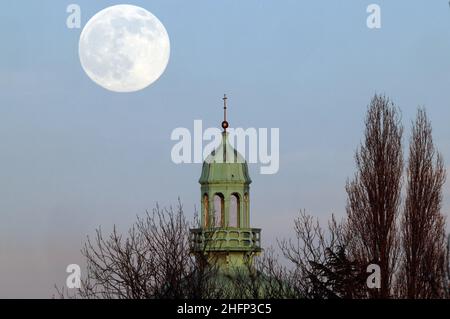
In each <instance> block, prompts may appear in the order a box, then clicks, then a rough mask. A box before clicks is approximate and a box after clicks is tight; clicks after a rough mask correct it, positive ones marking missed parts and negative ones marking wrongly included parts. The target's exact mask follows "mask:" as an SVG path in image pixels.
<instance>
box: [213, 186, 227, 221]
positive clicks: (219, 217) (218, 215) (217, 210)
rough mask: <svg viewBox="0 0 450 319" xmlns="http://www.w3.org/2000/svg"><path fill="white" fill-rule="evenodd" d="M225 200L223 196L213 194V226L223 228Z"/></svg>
mask: <svg viewBox="0 0 450 319" xmlns="http://www.w3.org/2000/svg"><path fill="white" fill-rule="evenodd" d="M224 206H225V199H224V197H223V194H221V193H216V194H214V226H215V227H223V226H224V225H223V223H224Z"/></svg>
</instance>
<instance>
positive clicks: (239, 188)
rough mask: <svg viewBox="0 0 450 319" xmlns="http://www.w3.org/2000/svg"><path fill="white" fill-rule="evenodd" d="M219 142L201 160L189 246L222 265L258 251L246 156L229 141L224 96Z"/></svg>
mask: <svg viewBox="0 0 450 319" xmlns="http://www.w3.org/2000/svg"><path fill="white" fill-rule="evenodd" d="M223 108H224V120H223V122H222V128H223V132H222V134H221V136H222V139H221V143H220V145H219V146H218V147H217V148H216V149H215V150H214V151H212V153H211V154H210V155H209V156H208V157H207V158H206V160H205V161H204V162H203V167H202V173H201V176H200V180H199V183H200V191H201V192H200V193H201V213H200V225H199V228H196V229H191V244H192V250H193V251H194V252H195V253H202V252H203V253H206V254H207V255H208V256H209V257H211V258H214V259H215V260H217V262H218V264H219V266H220V267H221V268H222V269H229V268H232V267H239V266H243V265H246V264H247V263H251V261H252V259H253V256H254V255H255V254H257V253H259V252H260V251H261V245H260V234H261V229H258V228H251V227H250V195H249V194H250V183H251V182H252V181H251V179H250V176H249V174H248V166H247V162H246V161H245V159H244V158H243V157H242V155H241V154H239V153H238V152H237V151H236V150H235V149H234V148H233V147H232V146H231V144H230V142H229V140H228V138H229V133H228V132H227V128H228V122H227V97H226V95H224V97H223Z"/></svg>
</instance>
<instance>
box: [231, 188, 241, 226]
mask: <svg viewBox="0 0 450 319" xmlns="http://www.w3.org/2000/svg"><path fill="white" fill-rule="evenodd" d="M240 206H241V203H240V199H239V194H237V193H233V194H231V197H230V227H239V223H240V221H239V219H240V215H241V212H240Z"/></svg>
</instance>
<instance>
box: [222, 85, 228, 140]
mask: <svg viewBox="0 0 450 319" xmlns="http://www.w3.org/2000/svg"><path fill="white" fill-rule="evenodd" d="M227 99H228V98H227V95H226V94H224V95H223V98H222V100H223V122H222V128H223V130H224V132H226V130H227V128H228V122H227Z"/></svg>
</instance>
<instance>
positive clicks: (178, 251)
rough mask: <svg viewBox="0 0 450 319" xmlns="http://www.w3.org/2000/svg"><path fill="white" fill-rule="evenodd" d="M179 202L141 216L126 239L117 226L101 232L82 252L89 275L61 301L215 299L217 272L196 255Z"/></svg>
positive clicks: (201, 255)
mask: <svg viewBox="0 0 450 319" xmlns="http://www.w3.org/2000/svg"><path fill="white" fill-rule="evenodd" d="M189 226H191V225H190V224H189V223H188V222H187V221H186V218H185V216H184V214H183V209H182V206H181V204H179V206H178V207H177V209H176V211H174V210H173V209H172V208H169V209H161V208H159V207H158V206H157V207H156V208H155V209H154V210H153V212H152V213H148V212H147V214H146V215H145V217H143V218H140V217H138V219H137V221H136V223H135V224H134V225H133V226H132V227H131V229H130V230H129V231H128V233H127V235H126V236H123V235H121V234H119V233H118V231H117V229H116V228H115V227H114V229H113V231H112V233H111V234H110V235H109V236H108V237H106V238H105V237H104V235H103V233H102V231H101V229H98V230H97V232H96V236H95V239H94V240H91V239H90V238H88V240H87V243H86V244H85V247H84V248H83V250H82V254H83V255H84V257H85V258H86V263H87V267H86V276H85V278H83V280H82V287H81V288H80V289H79V290H78V291H77V293H76V295H72V296H69V295H67V294H66V293H65V291H63V290H61V291H60V296H61V297H75V298H108V299H111V298H119V299H128V298H131V299H142V298H145V299H153V298H158V299H164V298H214V297H218V296H220V295H221V292H220V287H216V286H215V284H216V283H215V282H214V280H210V279H211V278H215V272H216V268H215V266H214V263H213V262H212V260H211V259H210V258H208V257H207V255H206V254H203V253H198V254H196V255H195V256H194V255H193V253H192V251H191V249H190V240H189V228H190V227H189Z"/></svg>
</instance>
